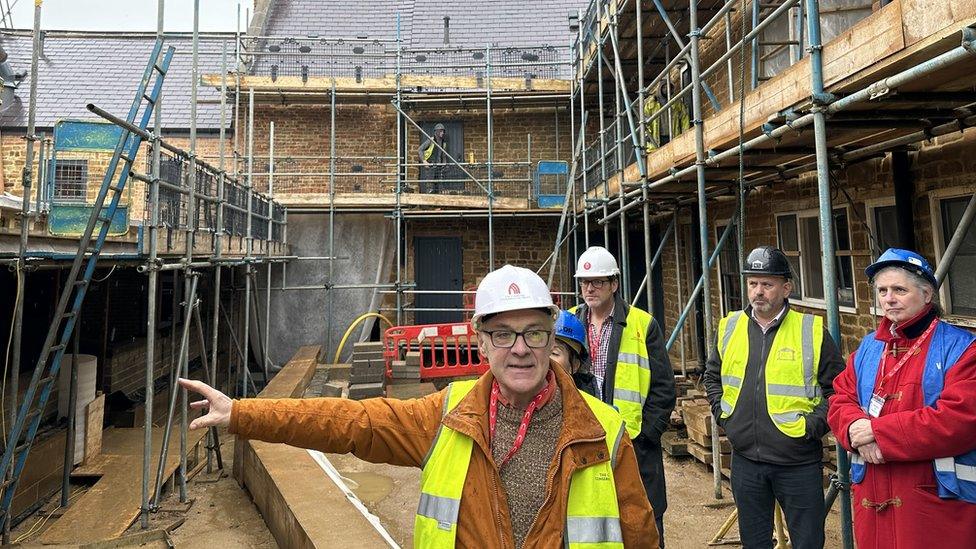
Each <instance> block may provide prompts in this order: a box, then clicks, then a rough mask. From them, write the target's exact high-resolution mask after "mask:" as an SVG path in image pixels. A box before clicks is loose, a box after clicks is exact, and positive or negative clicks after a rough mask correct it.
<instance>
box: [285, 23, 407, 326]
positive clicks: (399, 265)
mask: <svg viewBox="0 0 976 549" xmlns="http://www.w3.org/2000/svg"><path fill="white" fill-rule="evenodd" d="M402 60H403V36H402V34H401V31H400V12H399V11H398V12H397V14H396V98H395V99H394V101H396V103H395V104H396V111H397V114H396V132H397V134H396V135H397V141H396V142H397V172H396V173H397V175H396V209H395V210H394V212H393V214H394V218H393V222H394V223H396V321H397V326H402V325H403V291H402V289H401V287H400V285H401V284H402V283H403V255H402V254H403V244H402V242H403V240H402V239H403V210H402V206H401V204H402V198H403V197H402V194H403V180H404V175H405V170H406V168H405V167H404V163H405V162H406V143H404V139H403V130H404V127H403V117H402V116H400V107H401V106H402V105H403V90H402V89H401V88H400V85H401V81H402V76H403V75H402V73H401V72H400V71H401V67H400V64H401V63H402ZM329 282H331V280H330V281H329ZM282 285H284V281H282Z"/></svg>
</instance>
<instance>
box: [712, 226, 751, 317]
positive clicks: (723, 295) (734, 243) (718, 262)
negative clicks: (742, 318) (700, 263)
mask: <svg viewBox="0 0 976 549" xmlns="http://www.w3.org/2000/svg"><path fill="white" fill-rule="evenodd" d="M733 225H734V228H735V233H731V234H729V238H728V240H726V241H725V248H723V251H725V250H728V249H729V246H732V247H734V248H735V247H737V246H738V240H737V239H736V238H734V237H736V236H738V235H737V233H738V232H739V229H740V226H739V224H738V223H734V224H733ZM728 226H729V222H728V221H723V222H721V223H716V224H715V228H714V231H715V245H716V246H717V245H718V241H719V239H720V238H721V237H722V231H724V230H725V228H726V227H728ZM735 255H736V256H737V257H736V260H739V259H740V258H739V257H738V255H739V252H738V250H736V252H735ZM715 267H716V272H717V274H718V287H719V291H720V292H721V293H720V294H719V309H720V310H721V311H722V316H723V317H725V316H726V315H728V314H729V313H731V312H732V311H729V310H728V307H727V306H726V303H725V298H726V296H728V295H730V292H727V291H726V288H725V284H724V276H723V275H724V274H725V273H724V272H723V270H722V254H721V253H719V256H718V258H717V259H716V261H715ZM740 268H741V265H740ZM735 278H736V279H738V278H739V273H736V277H735ZM739 290H740V292H739V293H740V294H741V293H742V292H741V288H740V289H739ZM739 304H740V305H741V306H742V309H745V306H746V305H748V301H747V297H746V296H744V295H740V296H739Z"/></svg>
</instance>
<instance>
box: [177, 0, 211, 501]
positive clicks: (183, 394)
mask: <svg viewBox="0 0 976 549" xmlns="http://www.w3.org/2000/svg"><path fill="white" fill-rule="evenodd" d="M191 48H192V50H193V55H192V57H193V61H192V69H191V73H192V79H191V80H192V81H191V83H190V176H189V178H187V182H188V183H189V187H190V188H189V189H188V190H189V194H187V214H186V244H185V245H186V261H187V269H186V270H185V271H184V272H185V273H186V275H187V276H184V277H183V278H184V280H183V288H184V291H185V294H184V295H189V293H190V276H188V275H189V274H190V272H189V264H190V263H192V262H193V246H194V244H193V241H194V237H195V234H196V230H197V215H198V212H197V203H196V188H197V85H198V83H199V80H200V79H199V77H198V72H199V67H200V0H193V42H192V47H191ZM192 311H193V304H192V303H189V304H188V306H187V308H186V314H185V315H184V316H183V322H185V323H187V325H189V324H190V322H192V321H193V316H192ZM181 352H182V353H184V354H185V356H183V357H181V361H182V364H183V368H182V370H180V373H179V375H180V376H182V377H188V376H189V370H190V356H189V353H190V349H189V346H187V345H184V346H182V349H181ZM200 352H201V353H206V352H207V349H205V348H204V349H200ZM179 391H180V502H181V503H185V502H186V474H187V469H186V451H187V447H186V445H187V442H186V431H187V425H188V418H187V407H188V404H189V402H188V395H187V391H186V389H184V388H183V387H182V386H180V388H179Z"/></svg>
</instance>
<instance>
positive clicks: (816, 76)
mask: <svg viewBox="0 0 976 549" xmlns="http://www.w3.org/2000/svg"><path fill="white" fill-rule="evenodd" d="M806 2H807V25H808V26H809V32H808V34H809V39H810V87H811V96H812V101H813V108H812V109H811V111H812V114H813V125H814V145H815V147H816V150H817V195H818V198H819V201H818V202H819V206H820V207H819V220H820V249H821V251H822V252H823V253H822V256H821V270H822V272H823V277H822V278H823V286H824V301H826V309H827V328H828V330H829V332H830V336H831V337H832V338H833V339H834V342H835V343H836V344H837V347H838V348H841V345H842V341H841V338H840V310H839V303H838V299H837V278H836V273H837V270H836V268H837V266H836V263H837V256H836V255H834V254H835V251H834V221H833V220H834V215H833V208H832V207H831V199H830V157H829V153H828V151H827V119H826V116H825V114H824V111H825V110H826V106H827V105H828V104H829V103H830V102H831V99H832V97H831V96H829V95H827V94H826V93H825V92H824V80H823V43H822V39H821V34H820V2H819V1H818V0H806ZM835 450H836V452H837V483H838V488H839V489H840V517H841V521H840V522H841V539H842V541H843V544H844V549H853V547H854V533H853V530H852V524H851V520H852V517H851V494H850V488H849V486H850V463H849V460H848V455H847V450H845V449H844V448H843V447H842V446H841V445H840V443H838V444H837V445H836V446H835Z"/></svg>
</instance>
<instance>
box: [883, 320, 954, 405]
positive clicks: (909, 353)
mask: <svg viewBox="0 0 976 549" xmlns="http://www.w3.org/2000/svg"><path fill="white" fill-rule="evenodd" d="M938 323H939V319H938V318H933V319H932V322H931V323H930V324H929V327H928V328H926V329H925V331H924V332H923V333H922V335H921V336H919V338H918V339H916V340H915V343H914V344H912V346H911V348H909V349H908V351H907V352H906V353H905V355H904V356H903V357H901V360H899V361H898V363H897V364H895V367H894V368H892V370H891V371H890V372H888V373H887V374H885V354H887V351H888V349H887V345H886V346H885V353H884V354H882V355H881V378H880V381H878V383H877V385H876V388H875V392H876V393H877V392H878V390H879V389H880V388H882V387H884V386H885V384H886V383H888V382H889V381H891V379H892V378H894V377H895V374H897V373H898V372H899V371H900V370H901V367H902V366H904V365H905V363H907V362H908V359H909V358H911V357H912V355H914V354H915V351H917V350H918V349H919V347H921V346H922V343H925V340H926V339H928V337H929V334H931V333H932V330H934V329H935V325H936V324H938Z"/></svg>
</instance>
